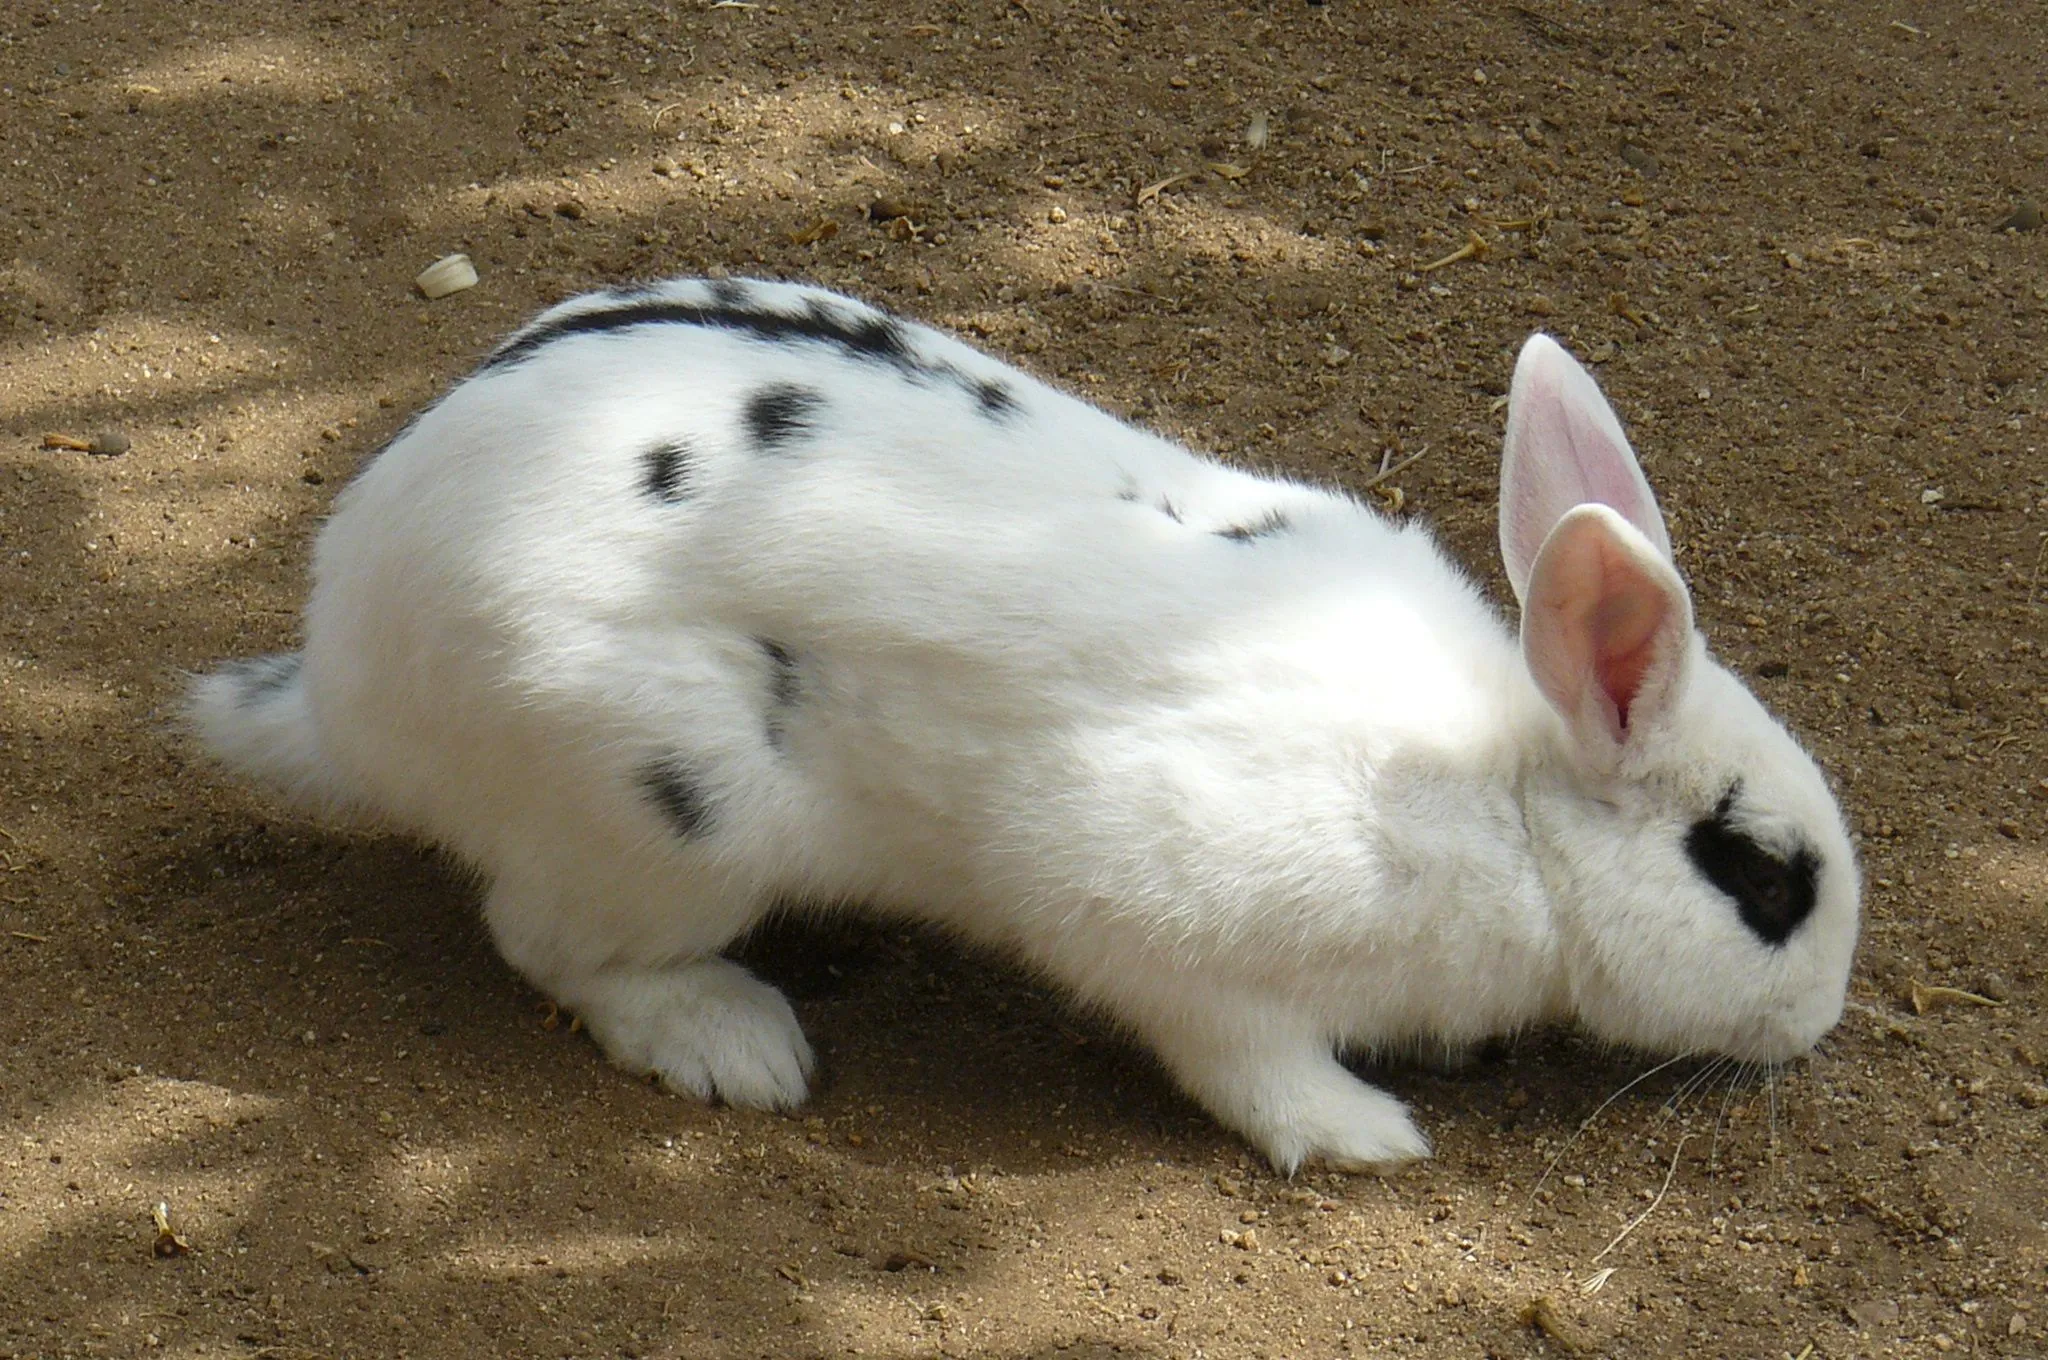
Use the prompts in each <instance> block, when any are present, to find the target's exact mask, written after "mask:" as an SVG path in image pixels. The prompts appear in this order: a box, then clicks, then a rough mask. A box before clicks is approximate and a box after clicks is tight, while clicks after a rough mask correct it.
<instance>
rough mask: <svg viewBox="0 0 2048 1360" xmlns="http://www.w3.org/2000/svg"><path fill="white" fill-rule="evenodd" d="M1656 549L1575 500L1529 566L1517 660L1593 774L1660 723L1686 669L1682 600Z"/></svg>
mask: <svg viewBox="0 0 2048 1360" xmlns="http://www.w3.org/2000/svg"><path fill="white" fill-rule="evenodd" d="M1665 551H1666V549H1664V547H1663V545H1662V544H1657V543H1652V542H1651V541H1650V540H1649V539H1648V538H1646V537H1644V536H1643V535H1642V534H1641V533H1640V532H1638V531H1637V530H1636V528H1635V527H1634V526H1633V525H1631V524H1630V523H1629V522H1628V521H1627V520H1625V519H1623V518H1622V517H1621V516H1620V515H1618V514H1616V513H1615V512H1614V511H1612V510H1610V509H1608V508H1607V507H1606V506H1605V505H1581V506H1579V507H1577V508H1576V509H1573V510H1570V511H1567V512H1566V514H1565V516H1564V518H1563V519H1562V520H1560V521H1559V522H1558V525H1557V527H1556V528H1555V529H1553V530H1551V532H1550V536H1549V537H1548V538H1546V539H1545V540H1544V542H1543V546H1542V548H1541V549H1540V550H1539V551H1538V552H1537V554H1536V560H1535V563H1534V564H1533V565H1532V566H1531V567H1530V569H1529V578H1528V585H1527V590H1526V591H1525V598H1524V600H1523V603H1522V658H1523V660H1524V662H1525V663H1526V664H1527V665H1528V667H1529V675H1530V677H1531V678H1532V679H1534V680H1535V682H1536V688H1537V689H1538V690H1540V691H1542V694H1543V697H1544V698H1545V699H1547V700H1549V701H1550V705H1551V707H1552V708H1555V709H1556V710H1557V711H1558V713H1559V714H1560V715H1562V716H1563V718H1564V720H1565V725H1566V727H1568V728H1569V729H1570V731H1571V734H1572V739H1573V741H1574V743H1575V745H1576V746H1577V748H1578V750H1579V753H1580V758H1581V759H1582V760H1583V761H1584V762H1585V763H1586V765H1587V766H1588V767H1589V768H1591V769H1593V770H1596V771H1599V772H1601V773H1611V772H1612V771H1613V770H1614V769H1615V767H1616V766H1617V765H1618V764H1619V763H1620V761H1621V758H1622V755H1623V753H1624V752H1626V751H1627V750H1628V749H1629V748H1630V747H1631V746H1632V745H1635V744H1636V743H1638V742H1640V741H1641V740H1642V739H1643V737H1644V736H1645V734H1646V733H1648V732H1650V731H1652V730H1654V729H1657V728H1659V727H1661V726H1663V725H1664V724H1665V722H1666V721H1667V720H1668V719H1669V718H1670V716H1671V714H1672V710H1673V709H1674V708H1675V707H1676V705H1677V702H1678V698H1679V695H1680V694H1682V693H1683V692H1684V689H1685V682H1686V679H1687V671H1688V669H1689V668H1690V666H1691V665H1692V655H1693V645H1692V597H1691V596H1690V595H1688V594H1687V593H1686V589H1685V582H1683V581H1682V580H1680V579H1679V576H1678V572H1677V571H1676V570H1675V569H1674V568H1673V567H1672V565H1671V563H1670V562H1669V561H1667V560H1666V558H1665V556H1664V553H1665Z"/></svg>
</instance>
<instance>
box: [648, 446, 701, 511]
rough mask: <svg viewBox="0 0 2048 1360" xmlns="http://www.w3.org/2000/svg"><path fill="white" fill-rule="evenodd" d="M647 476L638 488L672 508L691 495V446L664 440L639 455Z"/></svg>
mask: <svg viewBox="0 0 2048 1360" xmlns="http://www.w3.org/2000/svg"><path fill="white" fill-rule="evenodd" d="M642 461H643V462H645V463H646V465H647V470H646V476H645V477H644V478H642V480H641V483H640V485H641V487H642V488H643V489H644V490H645V491H646V492H647V494H648V495H650V496H652V497H654V498H655V499H656V500H658V501H666V502H668V503H669V504H670V505H674V504H675V503H676V502H677V501H679V500H682V499H683V498H684V497H685V496H687V495H689V494H690V446H689V445H688V444H686V443H684V442H683V441H682V440H680V439H670V440H665V441H664V442H662V443H659V444H656V445H655V446H654V447H653V448H651V449H649V450H648V451H647V452H646V453H645V454H644V455H642Z"/></svg>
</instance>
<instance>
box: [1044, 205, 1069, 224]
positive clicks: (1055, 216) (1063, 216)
mask: <svg viewBox="0 0 2048 1360" xmlns="http://www.w3.org/2000/svg"><path fill="white" fill-rule="evenodd" d="M1045 220H1046V221H1048V222H1050V223H1052V224H1053V225H1054V226H1058V225H1059V224H1060V223H1062V222H1064V221H1066V220H1067V210H1066V209H1065V208H1062V207H1061V206H1059V204H1057V203H1055V204H1053V206H1052V208H1051V209H1050V210H1049V211H1048V212H1047V213H1046V214H1045Z"/></svg>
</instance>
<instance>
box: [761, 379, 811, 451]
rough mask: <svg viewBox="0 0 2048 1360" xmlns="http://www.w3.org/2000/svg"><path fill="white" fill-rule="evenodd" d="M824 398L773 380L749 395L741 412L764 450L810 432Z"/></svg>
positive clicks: (777, 446) (778, 446) (809, 391)
mask: <svg viewBox="0 0 2048 1360" xmlns="http://www.w3.org/2000/svg"><path fill="white" fill-rule="evenodd" d="M824 401H825V399H824V398H823V397H821V396H819V395H818V394H817V393H816V392H813V391H812V390H811V389H810V388H808V387H798V386H797V385H796V384H795V383H773V384H771V385H769V386H767V387H764V388H762V389H761V390H760V391H758V392H756V393H754V395H753V396H751V397H748V398H747V409H746V411H745V412H744V413H743V415H742V416H741V419H743V420H745V421H746V424H747V433H748V434H749V435H751V436H753V439H754V445H755V447H756V448H759V449H760V450H762V451H763V452H764V453H765V452H770V451H773V450H775V449H777V448H780V447H781V446H782V445H784V444H787V443H789V441H791V440H792V439H796V438H798V437H800V436H802V435H804V434H807V433H809V431H810V428H811V418H812V416H813V414H814V413H815V412H816V411H817V409H818V408H819V407H820V406H822V405H823V404H824Z"/></svg>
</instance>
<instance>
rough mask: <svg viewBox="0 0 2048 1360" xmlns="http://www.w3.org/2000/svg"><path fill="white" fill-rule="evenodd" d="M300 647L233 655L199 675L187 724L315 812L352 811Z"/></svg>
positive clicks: (218, 752) (218, 751)
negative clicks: (319, 724) (325, 742)
mask: <svg viewBox="0 0 2048 1360" xmlns="http://www.w3.org/2000/svg"><path fill="white" fill-rule="evenodd" d="M301 660H302V658H301V656H300V655H299V653H297V652H280V653H278V654H276V655H274V656H259V657H255V658H252V659H250V660H247V661H231V662H229V663H228V664H226V665H224V666H222V667H220V668H219V669H218V670H215V671H213V672H212V673H211V674H208V675H201V676H198V677H196V678H194V680H193V682H192V685H191V688H190V689H189V690H188V691H187V692H186V695H185V726H186V727H187V728H188V729H189V730H190V731H191V732H192V733H193V734H194V735H195V736H197V737H198V738H199V741H200V744H201V745H203V746H204V747H205V748H206V750H207V752H208V753H209V754H211V755H212V756H213V758H214V759H216V760H218V761H220V762H221V763H222V764H223V765H226V766H227V767H228V768H229V769H231V770H234V771H236V772H237V773H239V774H243V775H246V776H248V777H249V778H251V779H254V780H257V781H259V782H261V783H263V784H266V785H268V786H270V787H271V788H273V789H275V790H277V791H278V792H279V793H282V794H284V795H285V796H286V797H287V798H289V799H290V800H291V801H292V802H294V803H296V804H298V805H299V806H300V807H303V808H305V809H307V810H308V811H315V812H323V813H328V814H336V813H343V812H346V811H347V810H348V809H349V808H350V806H351V805H353V804H354V803H355V801H356V800H355V798H354V797H352V796H351V794H350V791H349V790H348V789H347V788H346V787H344V784H343V781H342V780H341V778H340V777H339V775H338V774H337V772H336V771H335V769H334V767H333V766H332V765H331V764H330V763H329V762H328V760H327V758H326V756H325V755H323V754H322V753H321V750H320V740H319V733H318V731H317V730H316V729H315V727H314V725H313V713H312V709H311V707H310V706H309V705H308V703H307V702H306V685H305V681H304V679H303V678H302V677H301V675H300V662H301Z"/></svg>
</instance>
